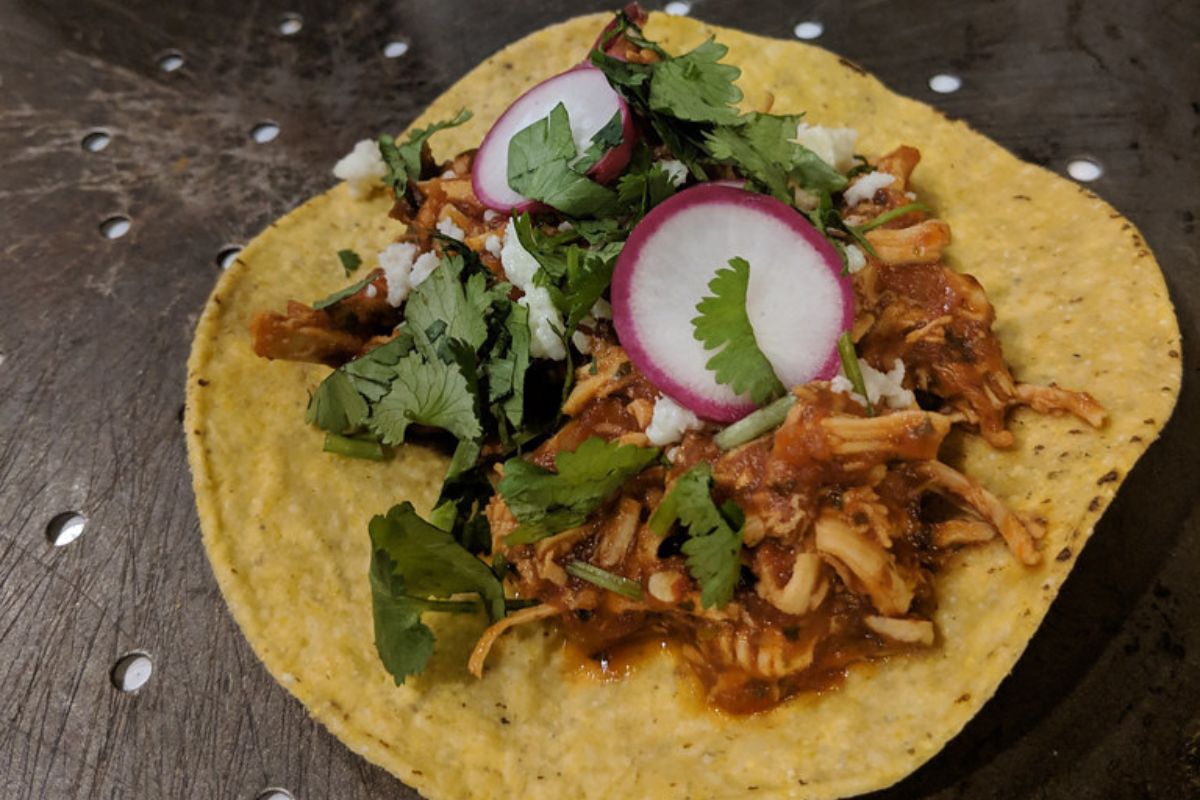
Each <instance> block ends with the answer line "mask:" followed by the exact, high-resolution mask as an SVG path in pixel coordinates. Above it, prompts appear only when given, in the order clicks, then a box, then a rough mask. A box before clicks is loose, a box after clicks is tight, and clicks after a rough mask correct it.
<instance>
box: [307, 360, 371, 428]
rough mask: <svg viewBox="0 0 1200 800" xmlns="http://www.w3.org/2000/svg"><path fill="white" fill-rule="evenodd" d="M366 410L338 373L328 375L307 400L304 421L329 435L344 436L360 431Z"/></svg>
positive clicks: (341, 374)
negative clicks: (358, 429) (343, 434)
mask: <svg viewBox="0 0 1200 800" xmlns="http://www.w3.org/2000/svg"><path fill="white" fill-rule="evenodd" d="M368 413H370V409H369V408H368V406H367V401H366V400H364V399H363V398H362V395H360V394H359V393H358V390H357V389H356V388H355V386H354V382H353V381H352V380H351V379H350V378H349V377H348V376H347V375H346V373H344V372H343V371H342V370H340V369H337V370H334V371H333V372H331V373H329V377H327V378H326V379H325V380H323V381H321V385H320V386H318V387H317V391H316V392H314V393H313V395H312V397H310V398H309V399H308V410H307V411H306V412H305V414H304V421H305V422H307V423H308V424H309V425H316V426H317V427H318V428H320V429H321V430H323V431H328V432H330V433H336V434H341V433H346V432H348V431H352V430H355V429H356V428H358V427H360V426H361V425H362V424H363V423H364V422H365V421H366V419H367V414H368Z"/></svg>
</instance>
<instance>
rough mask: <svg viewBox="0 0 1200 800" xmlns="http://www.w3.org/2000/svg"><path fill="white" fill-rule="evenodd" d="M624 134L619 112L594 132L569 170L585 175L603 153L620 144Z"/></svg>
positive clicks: (623, 125)
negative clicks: (586, 146)
mask: <svg viewBox="0 0 1200 800" xmlns="http://www.w3.org/2000/svg"><path fill="white" fill-rule="evenodd" d="M624 133H625V121H624V120H623V119H621V112H620V111H618V112H617V113H615V114H613V115H612V119H610V120H609V121H608V122H606V123H604V127H603V128H601V129H600V130H598V131H596V133H595V135H594V136H592V140H591V141H590V142H589V143H588V149H587V150H584V151H583V154H582V155H581V156H579V158H577V159H576V160H575V162H574V163H573V164H571V168H572V169H574V170H575V171H576V172H578V173H580V174H581V175H586V174H587V171H588V170H589V169H591V168H592V167H594V166H596V164H597V163H599V161H600V159H602V158H604V154H605V153H607V152H608V151H609V150H611V149H613V148H614V147H616V146H617V145H619V144H620V143H621V139H622V138H624Z"/></svg>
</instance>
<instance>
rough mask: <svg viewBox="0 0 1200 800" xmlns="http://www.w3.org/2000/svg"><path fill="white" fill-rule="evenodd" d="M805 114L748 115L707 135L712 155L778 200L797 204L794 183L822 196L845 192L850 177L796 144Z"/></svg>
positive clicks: (705, 141)
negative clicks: (737, 170)
mask: <svg viewBox="0 0 1200 800" xmlns="http://www.w3.org/2000/svg"><path fill="white" fill-rule="evenodd" d="M802 118H803V115H800V114H795V115H773V114H759V113H757V112H755V113H751V114H747V115H746V116H745V117H743V118H742V120H741V121H740V122H739V124H738V125H736V126H722V127H717V128H714V129H712V130H711V131H709V132H708V133H706V134H705V137H704V144H705V149H706V150H707V151H708V153H709V155H711V156H712V157H713V158H715V159H716V160H718V161H722V162H726V163H732V164H735V165H736V166H737V167H739V168H740V170H741V171H742V172H743V173H744V174H745V175H747V176H748V177H750V178H753V179H754V180H755V181H757V182H758V183H760V184H762V185H763V186H764V187H765V188H766V189H767V191H768V192H770V193H771V194H772V195H773V196H774V197H775V198H776V199H778V200H782V201H783V202H785V203H793V202H794V197H793V193H792V184H793V183H794V184H797V185H799V186H802V187H803V188H805V189H807V190H809V191H812V192H816V193H818V194H822V193H828V192H836V191H841V190H842V189H844V188H845V187H846V178H845V176H843V175H842V174H841V173H839V172H838V171H837V170H835V169H834V168H833V167H831V166H829V165H828V164H826V163H825V162H824V160H822V159H821V157H820V156H818V155H817V154H816V153H814V152H813V151H811V150H809V149H808V148H807V147H804V146H803V145H801V144H799V143H797V142H794V141H792V139H794V138H795V137H796V127H797V125H799V123H800V120H801V119H802Z"/></svg>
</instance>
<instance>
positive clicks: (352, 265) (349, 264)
mask: <svg viewBox="0 0 1200 800" xmlns="http://www.w3.org/2000/svg"><path fill="white" fill-rule="evenodd" d="M337 257H338V260H339V261H341V262H342V269H344V270H345V271H346V277H347V278H349V277H350V276H351V275H353V274H354V271H355V270H356V269H358V268H359V267H361V266H362V258H360V257H359V255H358V253H356V252H354V251H353V250H338V251H337Z"/></svg>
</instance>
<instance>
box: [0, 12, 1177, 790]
mask: <svg viewBox="0 0 1200 800" xmlns="http://www.w3.org/2000/svg"><path fill="white" fill-rule="evenodd" d="M604 5H605V4H604V3H595V2H588V3H571V2H566V1H565V0H563V1H561V2H554V1H551V0H509V2H507V3H505V4H504V5H503V6H502V7H498V6H493V5H491V4H489V6H488V7H489V8H491V9H492V10H490V11H488V12H487V13H484V12H482V11H481V10H480V9H482V8H483V7H484V6H483V4H478V5H477V6H476V7H475V8H474V9H469V8H466V7H465V6H464V5H463V4H455V3H451V2H443V3H432V2H417V0H409V1H408V2H394V3H386V2H363V3H357V4H353V5H351V4H343V3H339V2H334V1H333V0H328V1H327V2H317V1H316V0H306V1H304V2H292V3H286V2H283V0H270V1H268V2H260V1H257V0H256V1H254V2H249V3H235V2H226V3H221V2H212V0H209V1H208V2H198V3H160V2H151V0H140V1H139V0H128V1H126V0H106V2H97V3H90V4H89V3H80V2H72V1H71V0H45V1H44V2H37V3H35V2H26V1H23V0H0V254H2V255H0V265H2V270H3V271H2V273H0V797H2V798H12V799H13V800H32V799H33V798H116V797H120V798H159V797H162V798H167V797H170V798H245V799H246V800H250V798H254V797H255V796H257V795H258V793H259V792H260V791H262V790H263V789H264V788H266V787H269V786H280V787H283V788H286V789H288V790H290V791H291V792H293V793H294V795H295V796H296V797H298V798H305V800H312V799H314V798H338V799H339V800H340V799H341V798H346V799H348V800H358V799H359V798H368V797H371V798H412V797H415V795H414V794H413V793H412V792H410V791H409V790H407V789H405V788H403V787H402V786H401V785H400V784H399V783H397V782H395V781H394V780H392V779H391V778H390V777H389V776H387V775H386V774H385V773H383V772H381V771H380V770H378V769H376V768H374V767H372V766H370V765H368V764H367V763H366V762H364V761H362V760H361V759H359V758H358V757H357V756H355V755H353V754H352V753H350V752H348V751H347V750H346V749H345V748H343V747H342V746H341V745H340V744H339V743H338V742H337V741H336V740H334V739H333V738H332V737H331V736H329V735H328V734H327V733H326V732H325V731H324V730H323V729H321V728H320V727H319V726H318V725H316V724H315V723H313V722H312V721H311V720H309V719H308V717H307V716H306V714H305V712H304V709H303V708H302V707H301V706H300V705H299V704H298V703H296V702H295V701H293V700H292V699H291V698H290V696H288V695H287V694H286V693H285V692H284V691H283V690H282V689H281V688H279V687H278V686H276V685H275V684H274V682H273V681H272V680H271V679H270V677H269V676H268V675H267V674H266V672H265V671H264V670H263V669H262V667H261V666H260V665H259V664H258V662H257V661H256V660H255V658H254V656H253V654H252V653H251V652H250V649H249V648H248V647H247V645H246V644H245V642H244V641H242V639H241V638H240V636H239V634H238V632H237V630H236V628H235V626H234V624H233V622H232V621H231V619H230V617H229V615H228V613H227V612H226V611H225V608H224V606H223V605H222V603H221V599H220V596H219V594H218V592H217V588H216V585H215V583H214V581H213V578H212V576H211V574H210V572H209V569H208V566H207V563H206V562H205V560H204V555H203V551H202V549H201V546H200V539H199V532H198V529H197V523H196V518H195V513H194V511H193V506H192V497H191V492H190V488H189V481H188V476H187V470H186V466H185V459H184V446H183V440H182V436H181V431H180V424H179V423H180V413H181V410H182V404H183V378H184V359H185V357H186V354H187V351H188V344H189V341H190V337H191V331H192V327H193V325H194V323H195V320H196V316H197V314H198V312H199V310H200V308H201V306H202V304H203V301H204V298H205V296H206V294H207V293H208V291H209V289H210V287H211V285H212V283H213V281H214V280H215V279H216V277H217V268H216V265H215V262H214V259H215V257H216V254H217V252H218V251H219V250H220V249H221V248H222V247H223V246H224V245H226V244H228V243H238V242H244V241H246V240H247V239H248V238H249V237H251V236H252V235H253V234H254V233H255V232H256V231H257V230H258V229H259V228H261V227H263V226H264V225H265V224H266V223H267V222H268V221H269V220H271V219H272V218H274V217H277V216H279V215H280V214H282V213H283V212H284V211H286V210H287V209H289V208H291V207H292V206H294V205H296V204H297V203H299V202H301V201H302V200H303V199H305V198H306V197H308V196H310V195H312V194H314V193H316V192H318V191H320V190H322V189H324V188H326V187H327V186H328V185H329V184H330V182H331V177H330V175H329V171H328V170H329V167H330V165H332V163H333V162H334V160H335V159H336V158H337V157H338V156H339V155H340V154H341V153H342V152H343V151H345V150H346V149H348V147H349V146H350V145H351V144H352V143H353V142H354V141H355V140H357V139H359V138H361V137H362V136H364V135H369V134H372V133H374V132H376V131H379V130H385V129H387V130H391V129H396V128H399V127H402V126H403V125H404V124H405V123H407V121H408V120H409V119H411V118H412V117H413V116H414V115H415V114H416V113H417V112H418V110H419V109H420V108H421V107H422V106H423V105H424V104H426V103H427V102H428V101H429V100H430V99H432V98H433V97H434V96H436V95H437V94H438V93H439V92H440V91H441V90H442V89H444V88H445V87H446V86H448V85H449V84H450V83H451V82H452V81H453V80H454V79H455V78H456V77H457V76H458V75H460V74H462V73H463V72H464V71H466V70H467V69H468V68H469V67H470V66H472V65H473V64H475V63H477V62H478V61H479V60H481V59H482V58H483V57H484V56H486V55H487V54H488V53H490V52H492V51H494V50H495V49H497V48H498V47H500V46H501V45H503V44H504V43H506V42H508V41H511V40H512V39H515V38H517V37H519V36H521V35H522V34H524V33H526V32H528V31H531V30H534V29H536V28H538V27H541V26H542V25H544V24H546V23H549V22H552V21H554V20H557V19H561V18H563V17H565V16H568V15H570V14H572V13H579V12H582V11H584V10H598V9H600V8H602V7H604ZM284 12H296V13H299V14H300V15H301V16H302V19H303V27H302V29H301V31H300V32H299V33H298V34H296V35H294V36H291V37H285V36H282V35H280V34H279V33H278V31H277V25H278V22H279V18H280V15H281V14H283V13H284ZM694 13H695V14H696V15H697V16H699V17H701V18H703V19H706V20H709V21H712V22H717V23H721V24H728V25H736V26H739V27H743V28H747V29H750V30H753V31H756V32H759V33H764V34H770V35H776V36H783V37H786V36H788V35H790V32H791V29H792V27H793V26H794V25H795V24H796V23H797V22H800V21H803V20H806V19H816V20H820V21H821V22H823V23H824V25H825V35H824V36H823V38H822V39H821V41H820V43H821V44H823V45H825V46H826V47H829V48H831V49H833V50H835V51H837V52H839V53H841V54H843V55H845V56H846V57H848V58H850V59H852V60H854V61H856V62H858V63H861V64H862V65H864V66H865V67H866V68H867V69H869V70H871V71H872V72H875V73H876V74H878V75H880V76H882V77H883V78H884V80H885V81H886V82H887V83H889V84H890V85H891V86H892V87H893V88H895V89H896V90H898V91H900V92H903V93H905V94H909V95H913V96H916V97H920V98H924V99H927V100H932V101H934V102H935V103H936V104H937V105H939V106H940V107H941V108H943V109H944V110H945V111H946V112H947V113H949V114H951V115H952V116H957V117H963V118H965V119H967V120H969V121H970V122H971V123H972V124H974V125H975V126H976V127H978V128H981V129H982V130H983V131H985V132H986V133H988V134H990V135H991V136H992V137H994V138H996V139H997V140H999V141H1000V142H1001V143H1003V144H1005V145H1006V146H1008V147H1009V148H1011V149H1013V150H1014V151H1016V152H1017V153H1019V154H1020V155H1022V156H1023V157H1025V158H1027V159H1030V160H1032V161H1036V162H1038V163H1041V164H1044V165H1047V166H1049V167H1051V168H1052V169H1057V170H1062V169H1063V168H1064V167H1065V163H1066V161H1067V160H1069V159H1070V158H1072V157H1074V156H1077V155H1089V156H1092V157H1094V158H1096V159H1098V160H1099V162H1100V163H1101V164H1102V165H1103V167H1104V169H1105V174H1104V177H1103V178H1102V179H1101V180H1099V181H1097V182H1096V183H1095V184H1094V186H1093V188H1094V189H1095V190H1096V191H1097V192H1099V193H1100V194H1102V195H1103V196H1104V197H1105V198H1107V199H1108V200H1109V201H1111V202H1112V203H1113V204H1114V205H1116V206H1117V207H1118V208H1119V209H1121V210H1122V211H1123V212H1124V213H1126V214H1127V215H1128V216H1129V217H1131V218H1132V219H1133V220H1134V221H1135V222H1137V223H1138V225H1140V226H1141V228H1142V230H1143V232H1144V233H1145V234H1146V238H1147V239H1148V241H1149V242H1150V244H1151V245H1152V246H1153V248H1154V249H1155V251H1156V253H1157V254H1158V256H1159V259H1160V260H1161V262H1162V263H1163V265H1164V267H1165V269H1166V271H1167V273H1168V279H1169V283H1170V286H1171V289H1172V292H1173V296H1174V299H1175V302H1176V304H1177V306H1178V308H1179V314H1180V317H1181V319H1182V322H1183V327H1184V331H1185V334H1184V335H1185V340H1186V341H1187V342H1188V349H1187V350H1186V352H1185V353H1184V369H1185V381H1184V391H1183V397H1182V398H1181V401H1180V407H1179V411H1178V412H1177V414H1176V417H1175V420H1174V422H1173V423H1172V424H1171V426H1170V428H1169V429H1168V431H1167V438H1166V441H1164V442H1162V443H1160V444H1159V445H1157V446H1156V447H1155V448H1154V449H1153V450H1152V451H1151V453H1150V455H1149V457H1148V458H1147V459H1146V460H1145V461H1144V462H1143V463H1142V464H1141V465H1140V466H1139V467H1138V468H1137V469H1136V470H1135V472H1134V473H1133V475H1132V476H1131V477H1130V480H1129V483H1128V484H1127V485H1126V486H1125V488H1124V489H1123V490H1122V493H1121V495H1120V497H1119V498H1118V501H1117V503H1116V504H1115V505H1114V506H1113V508H1112V510H1111V511H1110V512H1109V514H1108V515H1107V516H1106V517H1105V520H1104V522H1103V523H1102V524H1101V526H1100V529H1099V530H1098V531H1097V535H1096V537H1095V538H1094V539H1093V541H1092V543H1091V544H1090V545H1089V546H1088V549H1087V550H1086V551H1085V552H1084V554H1083V556H1082V558H1081V559H1080V562H1079V565H1078V567H1077V569H1076V571H1075V574H1074V575H1073V576H1072V578H1071V580H1070V581H1069V582H1068V584H1067V586H1066V589H1065V591H1064V593H1063V595H1062V596H1061V598H1060V599H1059V601H1058V602H1057V604H1056V605H1055V606H1054V608H1053V609H1052V610H1051V613H1050V616H1049V617H1048V618H1047V620H1046V623H1045V625H1044V626H1043V629H1042V630H1041V632H1040V633H1039V634H1038V636H1037V637H1036V639H1035V640H1034V642H1033V644H1032V646H1031V648H1030V650H1029V652H1028V653H1027V654H1026V656H1025V657H1024V659H1023V660H1022V661H1021V663H1020V664H1019V666H1018V667H1017V669H1016V672H1015V673H1014V675H1013V676H1012V677H1011V678H1010V679H1009V680H1008V681H1007V682H1006V683H1005V684H1004V686H1003V687H1002V688H1001V690H1000V693H999V694H998V696H997V697H996V698H995V699H994V700H993V701H992V702H991V703H990V704H989V705H988V706H987V708H986V709H985V710H984V712H983V713H982V714H981V715H980V716H979V717H978V718H977V719H976V720H975V721H973V722H972V723H971V724H970V725H969V726H968V728H967V730H966V731H965V732H964V734H963V735H962V736H960V737H959V738H958V739H956V740H955V741H954V742H953V743H952V744H951V745H950V746H949V747H948V748H947V750H946V751H945V752H944V753H943V754H942V755H940V756H938V757H937V758H936V759H934V760H933V761H932V762H931V763H930V764H928V765H927V766H926V767H924V768H923V769H921V770H920V771H919V772H918V773H916V774H915V775H914V776H913V777H911V778H910V779H909V780H907V781H905V782H904V783H902V784H900V785H899V786H898V787H896V788H894V789H892V790H890V791H888V792H884V793H881V794H880V795H879V796H880V797H887V798H905V797H930V798H951V797H972V798H1015V797H1030V796H1038V797H1046V798H1076V797H1105V798H1134V797H1187V796H1198V795H1200V721H1198V720H1197V709H1200V588H1198V582H1197V580H1196V569H1197V565H1200V531H1198V530H1197V525H1198V520H1197V516H1198V515H1197V509H1198V506H1197V501H1196V495H1197V488H1198V481H1197V479H1196V473H1195V469H1196V466H1197V464H1200V402H1198V401H1200V398H1198V396H1197V380H1196V378H1197V369H1198V362H1197V358H1196V354H1195V349H1194V345H1193V343H1194V342H1196V341H1197V340H1198V335H1197V314H1198V312H1200V264H1198V257H1197V237H1196V232H1195V215H1196V214H1197V212H1198V211H1200V209H1198V205H1200V203H1198V200H1200V189H1198V187H1200V165H1198V162H1197V159H1196V156H1195V155H1194V152H1193V151H1194V148H1195V145H1196V143H1197V141H1198V139H1200V133H1198V130H1200V129H1198V125H1200V50H1198V48H1197V46H1196V42H1197V41H1200V14H1197V13H1196V9H1195V5H1194V2H1188V1H1187V0H1184V1H1182V2H1174V3H1171V2H1145V3H1129V2H1116V1H1115V0H1103V2H1088V3H1086V4H1085V3H1084V2H1082V0H1077V1H1076V2H1071V3H1065V4H1059V3H1052V2H1040V1H1039V0H1022V1H1021V2H988V3H956V4H939V3H933V2H909V3H900V2H872V1H870V0H858V2H851V3H846V4H841V3H836V2H832V0H817V1H816V2H811V3H802V4H795V3H784V2H777V3H770V2H761V3H736V2H732V0H729V1H727V2H718V0H705V1H704V2H698V3H695V12H694ZM397 36H400V37H403V38H404V39H405V40H407V41H409V42H410V43H411V47H410V50H409V52H408V54H407V55H405V56H404V57H402V58H399V59H393V60H389V59H384V58H383V57H382V56H381V50H382V47H383V45H384V44H385V43H386V42H387V41H389V40H391V39H393V38H395V37H397ZM169 50H178V51H179V52H180V53H181V54H182V55H183V58H184V65H183V67H182V68H181V69H179V70H177V71H175V72H171V73H167V72H163V71H162V70H160V69H159V68H158V66H157V60H158V58H159V57H160V56H161V55H162V54H163V53H165V52H167V51H169ZM945 71H948V72H953V73H955V74H958V75H960V76H962V78H963V80H964V86H963V89H962V90H961V91H959V92H958V93H956V94H951V95H945V96H940V95H934V94H932V93H931V92H930V91H929V89H928V88H927V80H928V78H929V76H930V75H932V74H934V73H937V72H945ZM261 121H272V122H275V123H277V124H278V125H279V126H280V128H281V134H280V136H279V138H278V139H277V140H276V141H274V142H272V143H270V144H265V145H260V144H256V143H254V142H253V141H251V139H250V138H249V136H248V132H249V130H250V129H251V127H252V126H254V125H255V124H256V123H258V122H261ZM93 128H102V129H104V130H105V131H107V132H108V133H109V134H110V135H111V136H112V141H111V143H110V144H109V146H108V147H107V148H106V149H105V150H103V151H101V152H99V153H89V152H86V151H84V150H83V149H82V148H81V147H80V140H81V139H82V137H83V136H84V135H85V134H86V133H87V132H88V131H89V130H92V129H93ZM115 214H125V215H128V216H129V217H130V218H131V219H132V221H133V224H132V228H131V230H130V232H129V234H128V235H126V236H125V237H123V238H121V239H117V240H114V241H109V240H106V239H105V238H103V237H102V236H101V235H100V233H99V229H98V226H99V225H100V223H101V221H102V220H104V219H105V218H107V217H109V216H111V215H115ZM72 510H74V511H80V512H82V513H83V514H85V515H86V516H87V517H88V520H89V521H88V525H87V528H86V530H85V532H84V534H83V536H82V537H81V538H80V539H79V540H77V541H76V542H74V543H73V544H70V545H68V546H66V547H63V548H54V547H51V546H50V544H49V543H48V542H47V539H46V536H45V529H46V525H47V523H48V522H49V521H50V519H51V518H53V517H54V516H55V515H56V514H58V513H60V512H62V511H72ZM133 650H141V651H145V652H147V653H149V654H150V655H151V657H152V658H153V661H154V674H153V677H152V678H151V679H150V682H149V683H148V684H147V685H146V686H145V687H144V688H143V689H142V690H141V691H139V692H138V693H136V694H132V695H126V694H122V693H121V692H119V691H117V690H115V689H114V688H113V686H112V684H111V682H110V679H109V672H110V669H111V667H112V665H113V663H114V662H115V661H116V660H117V659H118V658H119V657H120V656H121V655H122V654H123V653H126V652H129V651H133ZM581 724H586V721H581Z"/></svg>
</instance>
